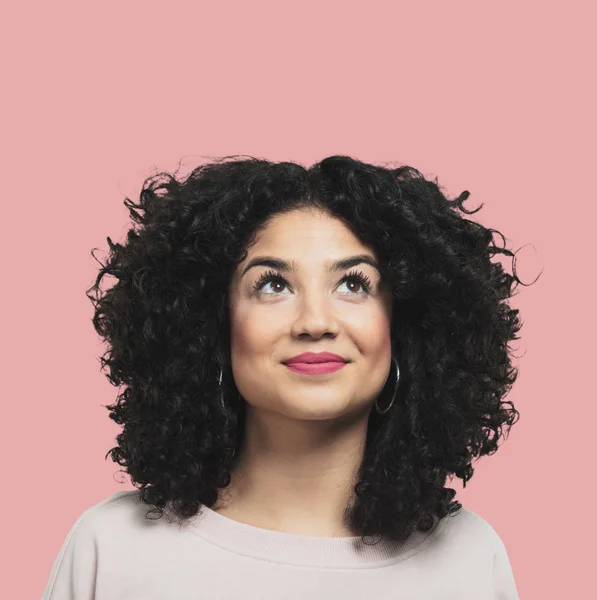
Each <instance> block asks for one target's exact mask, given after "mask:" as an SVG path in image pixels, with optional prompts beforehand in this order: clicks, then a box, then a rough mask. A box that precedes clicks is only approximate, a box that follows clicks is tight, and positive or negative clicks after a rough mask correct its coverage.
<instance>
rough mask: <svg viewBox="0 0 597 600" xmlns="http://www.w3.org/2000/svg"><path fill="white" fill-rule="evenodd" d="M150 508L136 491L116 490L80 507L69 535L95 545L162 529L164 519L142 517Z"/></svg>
mask: <svg viewBox="0 0 597 600" xmlns="http://www.w3.org/2000/svg"><path fill="white" fill-rule="evenodd" d="M150 509H151V506H149V505H147V504H145V503H144V502H142V500H141V494H140V491H139V490H126V491H119V492H116V493H114V494H111V495H110V496H108V497H106V498H104V499H103V500H100V501H99V502H97V503H96V504H93V505H92V506H90V507H89V508H87V509H86V510H84V511H83V512H82V513H81V514H80V515H79V517H78V518H77V520H76V521H75V523H74V525H73V526H72V528H71V531H70V533H69V537H72V538H73V542H78V543H90V542H93V543H94V544H98V543H100V542H102V541H103V542H107V541H115V540H122V539H123V538H126V537H130V536H131V535H133V534H143V532H147V531H151V530H157V529H162V528H163V527H164V522H165V518H159V519H157V518H151V515H150V517H149V518H148V517H146V514H147V512H148V511H149V510H150ZM158 516H159V515H158Z"/></svg>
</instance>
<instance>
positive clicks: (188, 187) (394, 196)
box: [86, 155, 522, 540]
mask: <svg viewBox="0 0 597 600" xmlns="http://www.w3.org/2000/svg"><path fill="white" fill-rule="evenodd" d="M468 196H469V192H468V191H464V192H462V193H461V194H460V196H458V197H457V198H456V199H454V200H450V199H448V198H447V197H446V196H445V195H444V193H443V192H442V191H441V189H440V186H439V185H438V183H437V179H435V181H429V180H427V179H426V178H425V177H424V176H423V175H422V174H421V173H420V172H419V171H418V170H417V169H415V168H413V167H410V166H399V167H394V166H391V165H390V163H385V165H384V166H378V165H372V164H368V163H365V162H361V161H359V160H356V159H354V158H351V157H349V156H344V155H336V156H330V157H328V158H325V159H323V160H321V161H320V162H318V163H316V164H314V165H313V166H312V167H310V168H308V169H307V168H305V167H304V166H302V165H300V164H296V163H293V162H277V163H276V162H271V161H268V160H265V159H258V158H254V157H252V156H248V155H232V156H226V157H223V158H218V159H213V160H212V161H211V162H208V163H206V164H203V165H201V166H199V167H197V168H195V169H194V170H193V171H192V172H191V173H190V175H188V176H187V177H186V178H182V179H180V180H179V179H178V178H177V177H176V176H175V175H171V174H169V173H165V172H160V173H157V174H156V175H154V176H151V177H149V178H147V179H146V180H145V182H144V185H143V189H142V191H141V194H140V201H139V203H138V204H135V203H133V202H131V200H130V199H129V198H126V199H125V200H124V204H125V206H127V208H128V209H129V212H130V215H131V218H132V220H133V221H134V222H135V223H136V224H137V225H138V226H133V227H131V229H129V230H128V232H127V237H126V243H124V244H119V243H113V242H112V240H111V239H110V238H109V237H108V238H107V241H108V244H109V246H110V252H109V258H108V260H107V264H105V265H104V264H103V263H101V262H100V264H102V268H101V270H100V272H99V274H98V276H97V279H96V281H95V284H94V285H93V286H92V287H91V288H89V290H87V291H86V294H87V296H88V298H89V299H90V300H91V301H92V302H93V304H94V308H95V313H94V316H93V325H94V327H95V329H96V331H97V332H98V333H99V334H100V336H102V338H103V339H105V340H106V341H107V342H108V347H109V349H108V350H107V351H106V352H105V353H104V355H103V356H102V357H101V358H100V361H101V364H102V369H104V367H105V366H106V365H107V366H108V367H109V370H110V371H109V374H107V377H108V379H109V380H110V382H111V383H112V384H114V385H116V386H124V390H123V391H122V392H121V393H119V395H118V398H117V400H116V402H115V403H114V404H112V405H108V406H105V408H107V409H108V410H109V411H110V418H111V419H113V420H114V421H115V422H116V423H118V424H119V425H123V426H124V427H123V430H122V433H120V434H119V435H117V436H116V440H117V442H118V445H117V446H116V447H114V448H112V449H110V450H109V452H108V453H107V454H106V457H107V456H108V454H109V455H111V458H112V460H113V461H114V462H116V463H118V464H119V465H121V466H123V467H125V468H126V471H127V472H128V474H129V475H130V478H131V481H132V482H133V484H135V485H137V484H138V485H139V486H140V490H141V494H140V495H141V499H142V501H143V502H144V503H146V504H147V505H150V506H152V509H151V510H150V511H149V512H148V513H147V514H146V517H147V518H150V517H149V515H150V513H153V514H154V515H155V513H156V511H157V513H158V515H159V516H158V517H157V518H159V517H161V516H162V515H163V513H164V509H166V510H168V511H171V514H172V515H173V516H174V517H175V518H177V519H179V520H181V522H184V521H186V520H187V519H189V518H190V517H192V516H194V515H196V514H198V513H199V514H200V505H201V504H204V505H206V506H209V507H212V506H213V505H214V504H215V503H216V502H217V500H218V493H219V490H220V489H222V488H225V487H226V486H228V485H229V483H230V481H231V470H232V468H233V466H234V464H235V460H237V459H238V453H237V452H236V451H237V449H239V448H240V445H241V444H242V441H243V434H244V423H245V410H246V409H245V407H246V404H245V401H244V400H243V399H242V397H240V395H239V393H238V390H237V389H236V386H235V384H234V381H233V378H232V374H231V367H230V358H229V356H230V355H229V352H230V345H229V321H228V316H229V315H228V299H227V293H226V291H227V286H228V282H229V279H230V277H231V275H232V273H233V271H234V269H235V267H236V266H237V264H238V263H239V262H241V261H243V260H244V259H245V258H246V256H247V251H246V248H247V245H248V244H249V242H250V241H251V240H252V239H254V237H253V236H254V235H255V234H256V232H258V231H260V230H261V229H262V228H263V227H264V225H265V224H266V223H267V221H268V219H270V218H271V217H272V216H273V215H275V214H277V213H285V212H288V211H292V210H296V209H301V208H316V209H319V210H323V211H326V212H327V214H330V215H332V216H334V217H337V218H340V219H342V220H343V221H344V222H345V223H347V224H348V225H349V226H350V227H351V228H352V230H353V231H354V232H355V234H356V235H357V236H358V237H359V238H360V239H361V240H362V241H363V242H364V243H367V244H370V245H371V246H372V247H374V248H375V249H376V250H377V252H378V255H379V257H380V258H381V262H382V269H383V271H382V275H383V279H385V280H386V281H387V282H389V284H390V286H391V289H392V294H393V300H392V301H393V311H392V314H393V319H392V324H391V327H392V331H391V339H392V355H393V357H395V359H396V360H397V363H398V365H399V368H400V383H399V386H398V390H397V393H396V398H395V402H394V404H393V405H392V408H391V410H390V411H389V412H388V414H385V415H384V416H383V417H381V416H379V415H378V414H377V413H376V411H371V413H370V417H369V422H368V429H367V441H366V446H365V451H364V456H363V461H362V466H361V468H360V471H359V477H360V479H359V481H358V483H357V484H356V485H355V486H354V498H353V499H352V500H351V502H350V505H349V506H347V507H346V510H345V522H346V523H348V524H349V525H350V527H351V529H352V530H353V531H356V532H357V533H358V534H359V535H360V536H361V537H362V538H363V539H364V537H365V536H378V535H379V536H383V537H385V538H387V539H390V540H404V539H406V538H407V537H408V536H409V535H410V533H411V532H412V531H413V529H414V527H415V526H416V527H418V528H419V529H420V530H422V531H427V530H429V529H430V528H431V527H432V526H433V524H434V523H435V522H436V521H437V520H438V519H441V518H443V517H445V516H446V515H448V514H453V513H455V512H457V511H458V510H460V508H462V505H461V504H460V503H459V502H457V501H453V498H454V496H455V495H456V491H455V490H454V489H452V488H447V487H445V484H446V479H447V478H448V477H450V478H453V476H456V477H458V478H460V479H462V481H463V485H464V486H466V482H467V481H468V480H469V479H470V478H471V477H472V475H473V471H474V469H473V466H472V461H473V459H474V458H475V457H480V456H482V455H486V454H492V453H494V452H495V451H496V450H497V448H498V442H499V440H500V438H501V437H503V436H505V435H506V434H507V433H509V430H510V428H511V426H512V425H513V424H514V423H515V422H516V421H517V420H518V418H519V413H518V411H517V410H516V409H515V408H514V406H513V404H512V402H510V401H504V400H503V398H504V396H505V395H506V394H507V393H508V392H509V391H510V388H511V386H512V384H513V383H514V381H515V380H516V378H517V376H518V369H517V368H515V367H513V365H512V361H511V348H510V346H509V342H510V341H511V340H515V339H519V338H518V337H517V336H516V334H517V333H518V331H519V330H520V328H521V325H522V324H521V321H520V318H519V315H518V313H519V311H518V310H515V309H512V308H510V306H509V305H508V303H507V301H508V299H509V298H510V297H511V296H513V295H514V294H513V284H514V282H515V281H516V282H517V283H522V282H521V281H520V280H519V279H518V277H517V275H516V270H515V261H514V266H513V275H509V274H508V273H506V272H505V270H504V269H503V267H502V265H501V264H500V263H499V262H491V260H490V259H491V257H492V256H493V255H494V254H498V253H501V254H505V255H508V256H515V255H514V254H513V253H512V252H511V251H510V250H508V249H506V240H505V238H504V236H503V235H502V234H501V233H500V232H499V231H496V230H493V229H487V228H485V227H483V226H482V225H481V224H479V223H476V222H474V221H472V220H469V219H467V218H464V217H463V216H462V214H459V213H463V214H465V215H470V214H474V213H475V212H477V211H478V210H480V208H481V207H482V206H483V204H482V205H481V206H480V207H479V208H477V209H476V210H474V211H467V210H465V208H464V207H463V204H464V201H465V200H466V199H467V198H468ZM493 234H497V235H498V236H500V237H501V239H502V242H503V244H502V247H499V246H496V245H494V243H493V242H494V239H493ZM94 250H95V249H94ZM92 255H93V250H92ZM94 258H95V256H94ZM96 260H97V259H96ZM106 274H108V275H112V276H114V277H115V278H116V283H115V284H114V286H113V287H112V288H110V289H109V290H107V291H105V292H102V293H100V290H99V285H100V282H101V280H102V278H103V276H104V275H106ZM91 292H95V296H93V295H92V294H91ZM222 373H223V375H224V376H223V379H222V384H221V385H220V383H219V378H220V375H221V374H222Z"/></svg>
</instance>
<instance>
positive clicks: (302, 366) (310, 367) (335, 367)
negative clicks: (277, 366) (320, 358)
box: [284, 361, 348, 375]
mask: <svg viewBox="0 0 597 600" xmlns="http://www.w3.org/2000/svg"><path fill="white" fill-rule="evenodd" d="M284 364H285V366H286V367H288V368H289V369H290V370H291V371H295V372H296V373H303V374H305V375H325V374H326V373H334V372H335V371H339V370H340V369H342V368H343V367H345V366H346V365H347V364H348V363H345V362H337V361H334V362H332V361H330V362H319V363H301V362H296V363H290V364H286V363H284Z"/></svg>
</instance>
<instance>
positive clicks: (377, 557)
mask: <svg viewBox="0 0 597 600" xmlns="http://www.w3.org/2000/svg"><path fill="white" fill-rule="evenodd" d="M446 522H447V519H446V518H444V519H441V520H439V521H438V520H437V519H436V520H435V522H434V525H433V527H432V528H431V529H430V530H429V531H419V530H418V529H416V528H415V530H413V532H412V533H411V535H410V537H409V538H408V539H406V540H405V541H402V542H397V541H390V540H387V539H385V538H382V539H381V540H380V541H379V542H377V540H378V539H379V536H378V537H377V538H365V540H366V542H367V543H363V541H362V540H361V538H360V537H358V536H357V537H315V536H308V535H300V534H295V533H286V532H281V531H274V530H271V529H263V528H261V527H256V526H254V525H247V524H246V523H241V522H239V521H235V520H234V519H231V518H230V517H226V516H224V515H221V514H220V513H217V512H216V511H214V510H213V509H211V508H209V507H208V506H206V505H203V504H202V505H200V511H199V514H198V515H197V517H196V519H195V520H193V527H192V531H193V532H194V533H195V534H197V535H199V536H200V537H202V538H204V539H205V540H206V541H208V542H210V543H212V544H215V545H216V546H219V547H221V548H223V549H225V550H228V551H230V552H233V553H236V554H240V555H243V556H247V557H251V558H255V559H260V560H265V561H269V562H276V563H283V564H292V565H296V566H302V567H313V568H334V567H335V568H352V569H358V568H371V567H379V566H384V565H386V564H392V563H395V562H400V561H403V560H406V559H407V558H409V557H410V556H412V555H413V554H416V553H418V552H419V551H420V550H422V549H423V547H424V546H426V545H427V543H428V542H429V540H431V539H432V538H433V537H435V536H437V535H438V534H439V533H440V532H441V531H442V530H443V529H444V527H445V524H446ZM375 542H377V543H375Z"/></svg>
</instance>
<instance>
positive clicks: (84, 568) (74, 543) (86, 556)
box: [41, 514, 98, 600]
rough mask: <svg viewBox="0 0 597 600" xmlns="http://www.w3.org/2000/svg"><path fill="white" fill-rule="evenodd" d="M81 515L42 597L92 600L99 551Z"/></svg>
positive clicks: (61, 550)
mask: <svg viewBox="0 0 597 600" xmlns="http://www.w3.org/2000/svg"><path fill="white" fill-rule="evenodd" d="M84 516H85V514H83V515H81V516H80V517H79V518H78V519H77V521H76V522H75V524H74V525H73V526H72V528H71V529H70V531H69V532H68V535H67V536H66V539H65V541H64V544H63V545H62V547H61V548H60V551H59V553H58V556H57V557H56V559H55V561H54V564H53V566H52V570H51V572H50V576H49V578H48V582H47V584H46V588H45V590H44V592H43V595H42V599H41V600H94V598H95V583H96V575H97V557H98V552H97V544H96V541H95V539H94V536H93V535H91V532H90V531H89V529H88V526H87V525H88V521H87V520H86V519H85V520H84Z"/></svg>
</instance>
